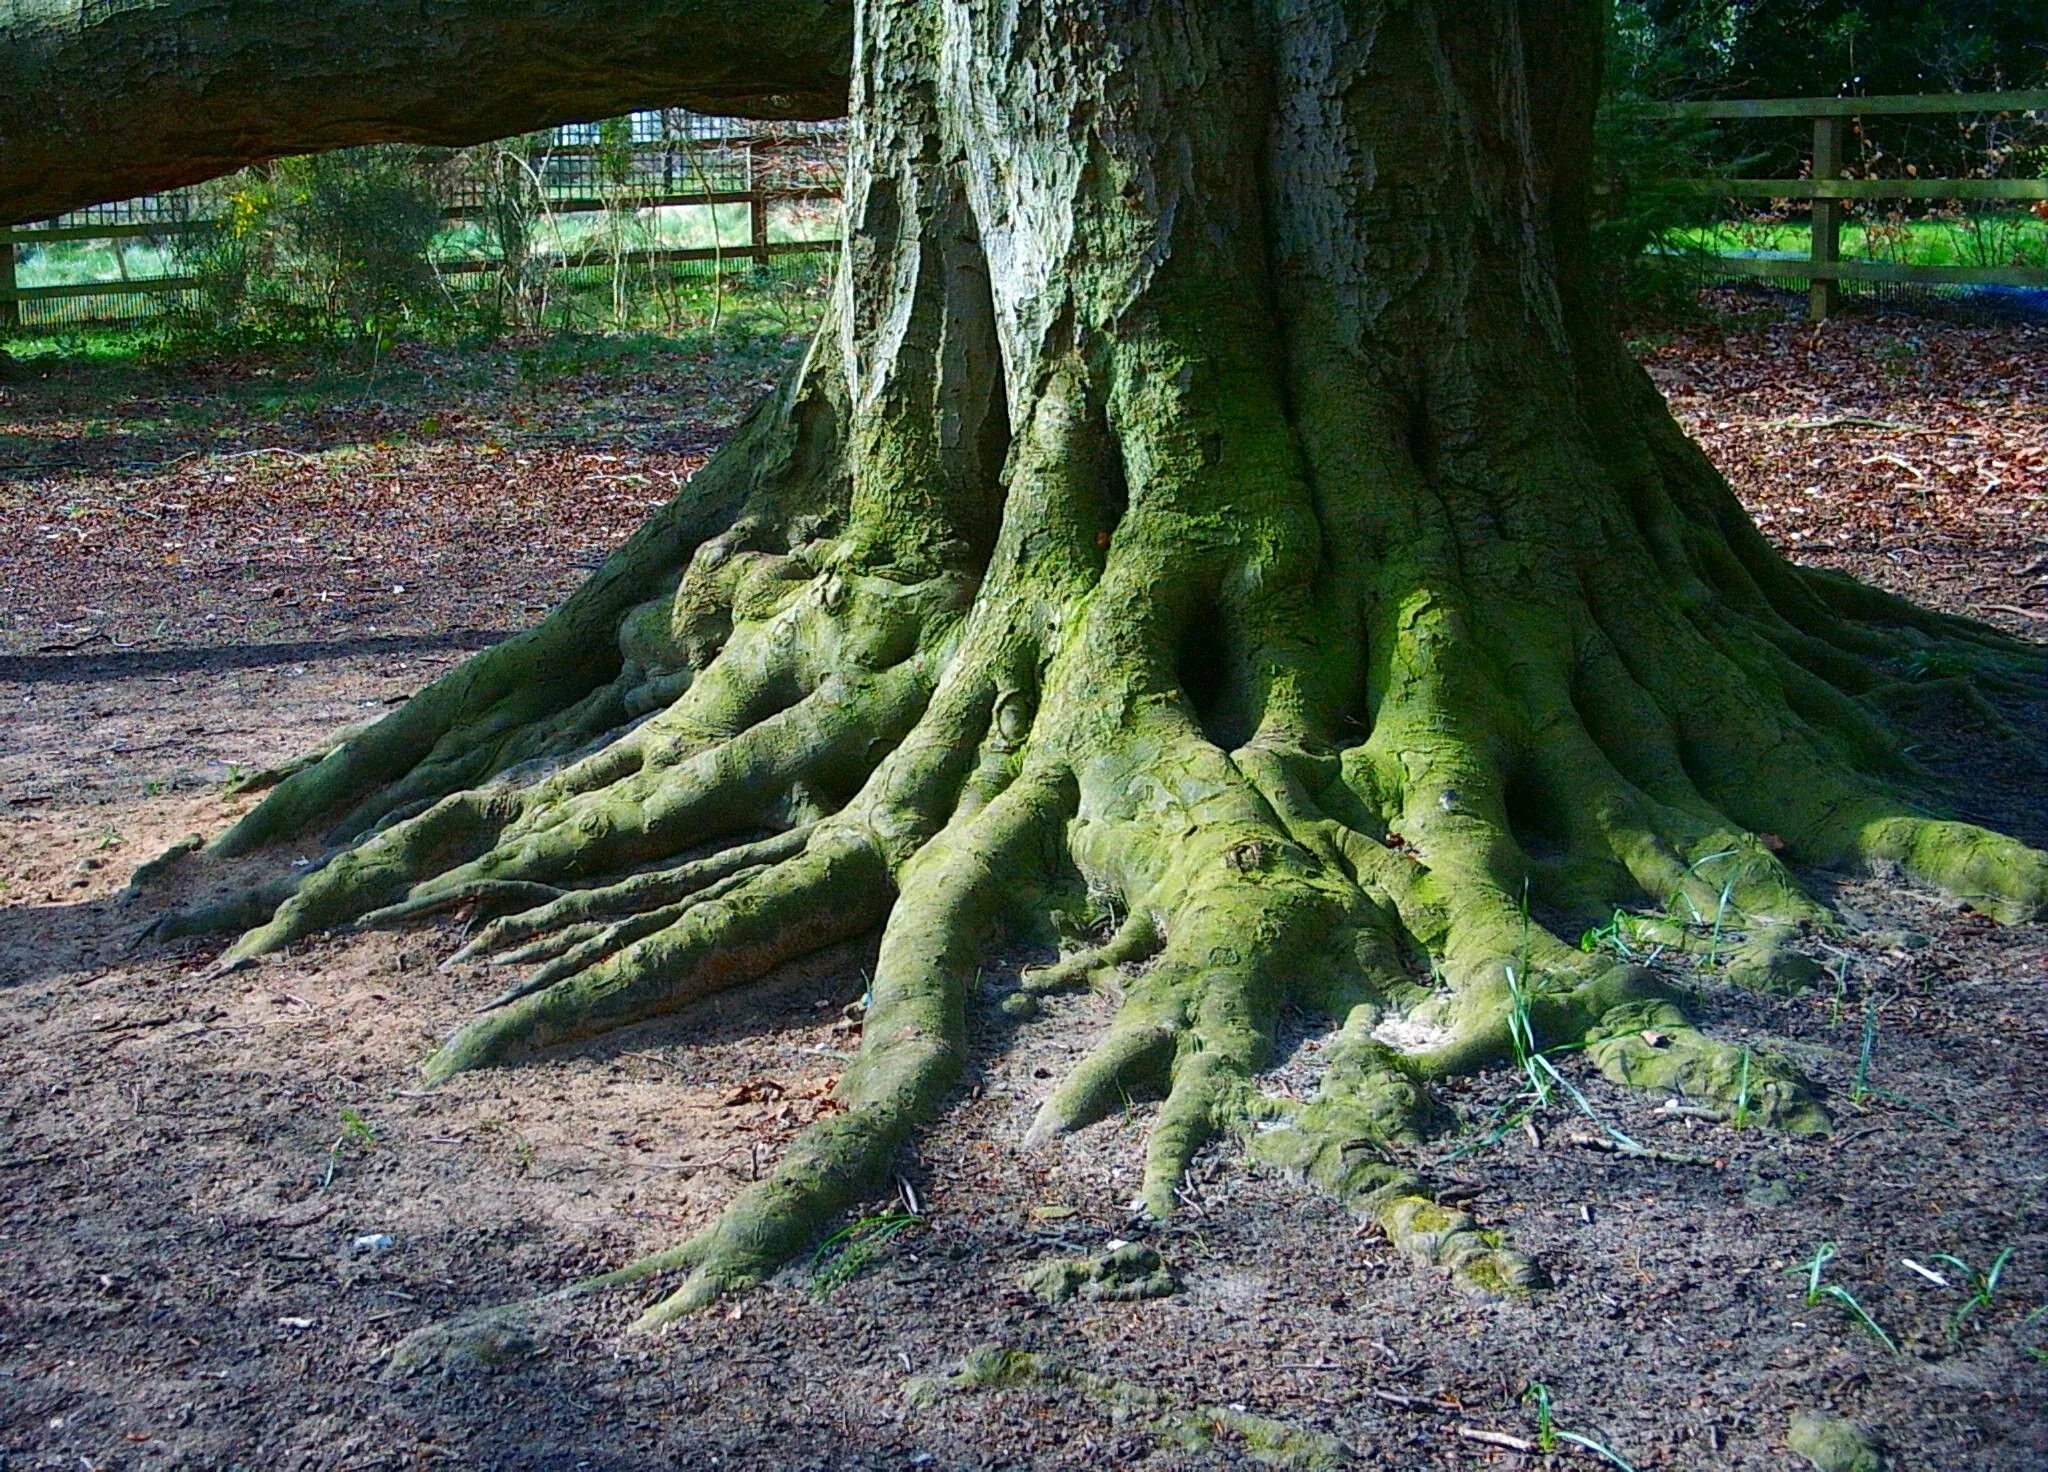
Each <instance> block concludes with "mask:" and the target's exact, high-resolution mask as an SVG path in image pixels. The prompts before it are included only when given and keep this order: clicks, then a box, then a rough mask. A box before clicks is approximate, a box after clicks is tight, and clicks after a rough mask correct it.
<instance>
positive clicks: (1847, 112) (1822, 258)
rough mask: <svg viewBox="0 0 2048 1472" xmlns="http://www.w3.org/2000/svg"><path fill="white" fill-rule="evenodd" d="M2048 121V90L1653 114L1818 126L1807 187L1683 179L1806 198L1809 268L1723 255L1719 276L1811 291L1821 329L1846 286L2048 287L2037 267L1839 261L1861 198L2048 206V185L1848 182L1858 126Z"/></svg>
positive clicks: (1717, 262) (1758, 101)
mask: <svg viewBox="0 0 2048 1472" xmlns="http://www.w3.org/2000/svg"><path fill="white" fill-rule="evenodd" d="M2026 112H2043V113H2048V91H2033V92H1958V93H1947V94H1937V95H1929V96H1924V97H1766V98H1748V99H1743V100H1737V101H1721V102H1674V103H1667V104H1665V105H1664V106H1662V107H1659V108H1656V109H1653V115H1655V116H1662V117H1666V118H1672V119H1680V118H1688V119H1690V118H1722V119H1757V118H1792V119H1802V120H1807V121H1811V122H1812V124H1813V152H1812V154H1811V156H1810V166H1809V172H1808V175H1807V177H1805V178H1800V179H1686V180H1681V181H1679V182H1680V183H1681V184H1682V185H1683V186H1684V187H1686V188H1688V189H1692V190H1695V191H1697V192H1698V193H1700V194H1703V195H1711V196H1718V197H1720V198H1723V199H1806V200H1811V201H1812V202H1813V245H1812V250H1811V252H1810V253H1809V255H1808V257H1807V259H1805V260H1803V261H1802V260H1773V259H1768V258H1758V257H1752V256H1718V257H1715V258H1714V259H1713V265H1712V269H1713V270H1714V271H1716V272H1719V273H1723V274H1727V275H1741V276H1777V277H1791V278H1796V279H1803V280H1805V281H1807V282H1808V283H1810V285H1809V290H1808V298H1807V310H1808V312H1809V314H1810V315H1811V316H1812V317H1813V319H1814V320H1815V321H1824V320H1826V318H1827V317H1828V316H1829V315H1830V314H1831V313H1832V312H1833V311H1834V310H1835V307H1836V306H1837V305H1838V292H1839V290H1840V283H1842V282H1844V281H1884V282H1905V283H1917V284H1921V285H1929V286H2021V287H2043V288H2048V269H2042V268H2039V267H2034V266H1988V265H1987V266H1913V265H1906V264H1904V263H1902V262H1895V261H1858V260H1843V259H1842V216H1843V205H1844V204H1845V203H1846V202H1847V201H1850V200H1863V199H1934V200H1950V199H1953V200H2004V201H2010V202H2013V203H2023V202H2026V201H2030V200H2048V179H1921V178H1899V179H1845V178H1843V177H1842V143H1843V134H1844V128H1845V125H1846V124H1848V123H1849V121H1850V120H1851V119H1855V118H1865V117H1881V116H1893V117H1896V116H1902V115H1906V116H1913V115H1918V116H1935V115H1959V114H1965V113H2026Z"/></svg>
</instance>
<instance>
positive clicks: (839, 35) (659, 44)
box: [0, 0, 853, 224]
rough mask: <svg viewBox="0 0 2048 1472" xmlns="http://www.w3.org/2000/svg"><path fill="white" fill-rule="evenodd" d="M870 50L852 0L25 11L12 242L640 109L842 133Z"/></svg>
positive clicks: (8, 108)
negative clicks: (70, 222) (217, 191)
mask: <svg viewBox="0 0 2048 1472" xmlns="http://www.w3.org/2000/svg"><path fill="white" fill-rule="evenodd" d="M852 35H853V5H852V0H659V3H653V4H650V3H646V0H640V3H621V0H428V3H425V4H421V3H418V0H403V3H401V0H322V3H319V4H311V5H308V4H299V3H279V0H12V3H8V4H5V5H0V224H14V223H19V222H21V221H24V220H36V219H41V218H43V217H44V216H46V215H54V214H58V213H60V212H62V211H64V210H70V209H77V208H79V207H80V206H82V205H87V204H94V203H97V202H99V201H101V200H107V199H125V198H128V197H130V196H132V195H138V194H147V193H150V192H152V191H155V190H160V189H169V188H172V187H174V186H176V185H180V184H193V183H197V182H198V181H200V180H202V179H210V178H213V177H215V176H216V175H219V174H225V173H228V172H230V171H232V170H234V169H238V168H241V167H243V166H245V165H247V164H252V163H257V162H260V161H262V160H264V159H268V158H276V157H279V156H282V155H285V154H293V153H314V152H319V151H321V150H323V149H329V148H346V147H352V146H354V145H357V144H363V143H421V144H440V145H447V146H460V145H463V144H469V143H481V142H484V141H485V140H487V139H491V138H503V137H506V136H508V135H510V134H513V133H523V132H528V131H531V130H533V129H535V128H543V127H551V126H553V125H555V124H557V123H567V122H579V121H588V120H590V119H593V118H605V117H616V116H618V115H619V114H621V113H625V112H630V111H632V110H633V109H635V108H644V107H691V108H696V109H697V110H699V111H702V112H710V113H730V114H741V115H747V116H756V117H778V118H791V117H794V118H815V117H836V116H838V115H839V114H840V113H842V112H844V111H845V107H846V80H847V66H848V61H849V58H850V57H851V56H852V54H853V42H852Z"/></svg>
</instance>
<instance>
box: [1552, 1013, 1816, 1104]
mask: <svg viewBox="0 0 2048 1472" xmlns="http://www.w3.org/2000/svg"><path fill="white" fill-rule="evenodd" d="M1586 1056H1587V1057H1588V1058H1590V1059H1592V1060H1593V1062H1594V1064H1595V1065H1596V1066H1597V1067H1598V1068H1599V1069H1600V1071H1601V1072H1602V1073H1604V1074H1606V1075H1607V1076H1608V1077H1609V1078H1611V1079H1613V1080H1614V1081H1615V1082H1616V1083H1622V1084H1628V1085H1630V1086H1631V1087H1633V1088H1638V1089H1647V1090H1651V1091H1653V1092H1658V1093H1663V1094H1667V1095H1670V1096H1671V1097H1673V1098H1675V1099H1682V1100H1690V1101H1693V1102H1699V1103H1705V1104H1709V1105H1712V1106H1714V1107H1716V1108H1718V1109H1720V1110H1722V1111H1723V1112H1724V1113H1726V1114H1727V1116H1728V1118H1729V1119H1730V1121H1731V1122H1733V1123H1735V1124H1737V1125H1744V1124H1752V1123H1753V1124H1759V1125H1768V1126H1770V1127H1772V1128H1774V1129H1780V1130H1784V1131H1785V1132H1786V1133H1788V1134H1800V1135H1804V1134H1818V1133H1820V1132H1822V1131H1825V1130H1826V1129H1827V1128H1828V1116H1827V1111H1826V1110H1824V1109H1822V1108H1821V1107H1820V1105H1819V1104H1818V1103H1816V1102H1815V1101H1814V1098H1813V1095H1812V1092H1811V1090H1810V1087H1809V1086H1808V1084H1807V1081H1806V1079H1805V1078H1804V1076H1802V1075H1801V1074H1800V1072H1799V1070H1798V1069H1796V1068H1794V1067H1793V1066H1792V1065H1791V1064H1790V1063H1788V1062H1786V1061H1785V1060H1784V1059H1782V1058H1779V1057H1776V1056H1775V1055H1773V1054H1770V1053H1759V1052H1756V1051H1755V1050H1753V1049H1750V1048H1746V1047H1737V1046H1735V1045H1734V1044H1731V1043H1724V1042H1721V1041H1720V1040H1718V1039H1716V1038H1710V1037H1708V1036H1707V1035H1706V1034H1705V1033H1702V1032H1701V1031H1700V1030H1699V1029H1698V1028H1696V1027H1694V1026H1693V1025H1692V1022H1691V1021H1690V1020H1689V1019H1688V1018H1687V1017H1686V1015H1685V1013H1684V1012H1683V1011H1681V1010H1680V1009H1679V1007H1678V1006H1677V1004H1676V1003H1673V1002H1670V1001H1665V1000H1661V999H1657V1000H1649V1001H1641V1002H1629V1003H1625V1004H1623V1005H1621V1006H1618V1007H1614V1008H1612V1009H1610V1010H1609V1011H1608V1012H1607V1013H1606V1014H1605V1015H1604V1016H1602V1017H1601V1019H1600V1021H1599V1022H1598V1023H1597V1024H1595V1025H1594V1026H1593V1028H1592V1029H1591V1030H1589V1031H1588V1032H1587V1034H1586Z"/></svg>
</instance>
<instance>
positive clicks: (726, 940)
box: [423, 827, 890, 1083]
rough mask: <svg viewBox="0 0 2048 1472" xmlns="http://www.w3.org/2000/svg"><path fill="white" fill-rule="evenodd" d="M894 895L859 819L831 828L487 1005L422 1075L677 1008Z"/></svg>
mask: <svg viewBox="0 0 2048 1472" xmlns="http://www.w3.org/2000/svg"><path fill="white" fill-rule="evenodd" d="M889 898H890V891H889V875H888V870H887V866H886V865H885V864H884V863H883V862H882V859H881V856H880V855H879V854H878V853H877V851H876V849H875V847H874V845H873V844H872V843H870V842H868V841H867V840H866V838H865V836H864V835H862V834H860V833H858V832H856V831H853V830H850V829H849V828H846V827H833V828H828V829H826V830H824V831H821V832H819V833H817V834H814V835H813V837H812V839H811V841H810V843H809V844H808V845H807V846H806V847H805V849H804V851H803V852H802V853H800V854H798V855H796V856H795V857H794V858H790V859H787V860H785V861H784V862H783V863H781V864H778V865H776V866H774V867H773V868H768V869H764V870H762V871H761V872H760V873H759V874H757V875H755V876H754V877H753V878H751V879H750V880H748V881H746V882H744V883H740V884H737V885H736V886H735V887H734V888H733V889H732V890H731V892H729V893H725V894H722V895H720V896H719V897H717V898H715V899H706V900H705V901H704V902H703V903H701V904H697V905H694V906H689V907H687V908H684V909H683V910H682V912H681V914H680V915H679V917H678V918H677V919H676V920H675V922H674V923H673V924H671V925H669V926H668V927H667V928H665V929H663V930H660V931H657V932H656V933H654V934H652V935H649V936H646V937H645V938H643V939H640V940H638V941H636V942H635V943H633V944H631V945H628V946H626V947H625V948H624V949H622V950H619V951H617V952H615V953H612V954H609V955H606V956H604V957H603V958H602V959H601V960H598V961H596V962H595V964H593V965H590V966H588V967H586V968H584V969H582V970H578V971H574V972H572V973H571V974H569V975H567V976H565V977H563V978H562V979H560V980H558V981H555V982H554V983H553V984H552V985H548V986H546V987H544V988H542V989H541V990H538V991H531V992H527V993H525V994H523V995H518V996H517V997H516V999H514V1000H507V1001H506V1003H505V1005H503V1006H500V1007H497V1008H496V1009H495V1010H493V1011H490V1012H487V1013H485V1015H483V1016H482V1017H479V1018H477V1019H476V1020H475V1021H473V1022H471V1023H469V1024H468V1025H467V1026H465V1027H463V1028H462V1029H461V1030H459V1031H458V1032H457V1033H456V1034H455V1035H454V1036H453V1037H451V1038H450V1039H449V1040H448V1041H447V1042H446V1043H445V1044H444V1045H443V1046H442V1047H441V1048H440V1050H439V1051H438V1052H436V1053H435V1054H434V1055H433V1056H432V1057H431V1058H429V1059H428V1060H427V1062H426V1064H425V1065H424V1068H423V1072H424V1074H425V1076H426V1078H427V1079H428V1081H429V1082H433V1083H439V1082H441V1081H443V1080H445V1079H448V1078H450V1077H452V1076H453V1075H455V1074H457V1073H461V1072H464V1071H466V1070H468V1069H472V1068H478V1067H482V1066H483V1065H485V1064H490V1063H499V1062H504V1061H506V1060H508V1059H511V1058H517V1057H520V1056H523V1055H524V1054H527V1053H530V1052H533V1051H535V1050H537V1049H541V1048H546V1047H550V1046H553V1045H555V1044H559V1043H565V1042H573V1041H576V1040H577V1039H580V1038H589V1037H596V1036H598V1035H600V1034H602V1033H606V1032H610V1031H613V1030H614V1029H617V1028H621V1027H629V1026H631V1025H632V1024H634V1023H636V1022H644V1021H646V1020H647V1019H648V1018H650V1017H658V1016H662V1015H664V1014H666V1013H670V1012H674V1011H676V1010H677V1009H679V1008H681V1007H684V1006H687V1005H688V1004H689V1003H691V1002H694V1001H698V1000H701V999H702V998H704V997H708V996H712V995H715V994H716V993H718V992H722V991H726V990H729V989H731V988H733V987H736V986H741V985H744V984H745V983H747V982H750V981H753V980H754V979H756V978H757V977H760V976H763V975H765V974H766V973H767V972H768V971H770V970H771V969H773V968H774V967H776V966H779V965H781V964H782V963H783V962H785V961H790V960H794V959H796V958H798V957H800V956H806V955H809V954H811V953H812V952H814V951H818V950H822V949H823V948H824V947H826V946H828V945H832V944H835V943H837V942H839V941H842V940H847V939H850V938H852V937H854V936H857V935H861V934H863V933H865V932H866V931H868V930H871V929H872V928H873V927H874V926H876V925H878V924H880V923H881V920H882V918H883V916H884V915H886V914H887V913H888V909H889ZM522 990H523V989H522Z"/></svg>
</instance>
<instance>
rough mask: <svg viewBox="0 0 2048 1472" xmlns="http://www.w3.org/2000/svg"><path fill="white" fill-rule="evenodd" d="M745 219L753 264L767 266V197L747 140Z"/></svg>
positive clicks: (752, 146)
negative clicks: (752, 251)
mask: <svg viewBox="0 0 2048 1472" xmlns="http://www.w3.org/2000/svg"><path fill="white" fill-rule="evenodd" d="M747 219H748V230H749V233H750V235H751V236H752V239H753V243H754V264H755V265H757V266H766V265H767V264H768V196H767V195H766V194H765V193H763V192H762V189H761V173H760V167H759V165H758V164H757V163H756V162H755V159H754V140H753V139H752V138H749V139H748V140H747Z"/></svg>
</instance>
